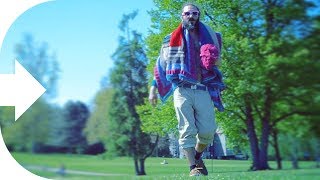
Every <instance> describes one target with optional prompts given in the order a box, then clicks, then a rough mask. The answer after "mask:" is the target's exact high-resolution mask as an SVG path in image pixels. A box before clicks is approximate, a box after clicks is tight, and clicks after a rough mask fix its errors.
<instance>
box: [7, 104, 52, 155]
mask: <svg viewBox="0 0 320 180" xmlns="http://www.w3.org/2000/svg"><path fill="white" fill-rule="evenodd" d="M52 114H53V111H52V108H51V106H50V104H48V103H47V102H45V101H44V100H41V99H40V100H38V102H37V103H36V104H34V105H33V108H30V109H28V110H27V111H26V112H25V113H24V114H23V115H22V116H21V117H20V119H19V120H18V121H16V122H14V121H13V120H12V121H11V122H8V124H7V126H5V127H4V129H3V138H4V141H5V142H6V145H7V146H8V147H10V149H11V150H13V151H29V152H35V150H36V148H37V146H38V145H39V144H44V143H46V142H47V140H48V136H49V129H50V128H49V122H50V120H52ZM10 116H11V117H12V118H13V117H14V112H12V114H11V115H10ZM2 117H3V116H2Z"/></svg>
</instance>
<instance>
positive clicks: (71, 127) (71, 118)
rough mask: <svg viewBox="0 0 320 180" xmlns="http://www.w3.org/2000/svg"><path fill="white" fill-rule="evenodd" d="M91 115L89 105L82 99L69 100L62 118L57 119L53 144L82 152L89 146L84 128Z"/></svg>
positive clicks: (74, 151)
mask: <svg viewBox="0 0 320 180" xmlns="http://www.w3.org/2000/svg"><path fill="white" fill-rule="evenodd" d="M89 116H90V112H89V109H88V107H87V106H86V105H85V104H84V103H82V102H80V101H76V102H73V101H68V102H67V103H66V104H65V105H64V108H63V110H62V118H59V119H57V121H58V122H56V123H55V124H56V125H57V126H58V127H57V128H55V131H54V132H53V134H52V136H51V137H55V140H54V141H52V142H51V144H52V145H55V146H60V147H66V148H68V151H69V152H70V153H81V152H82V151H83V150H84V148H85V147H86V146H87V140H86V137H85V135H84V132H83V129H84V127H85V124H86V122H87V120H88V118H89Z"/></svg>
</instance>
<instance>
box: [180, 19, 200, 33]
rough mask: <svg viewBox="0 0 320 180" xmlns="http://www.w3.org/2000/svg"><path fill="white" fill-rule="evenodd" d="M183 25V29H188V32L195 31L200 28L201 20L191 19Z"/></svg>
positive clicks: (183, 22)
mask: <svg viewBox="0 0 320 180" xmlns="http://www.w3.org/2000/svg"><path fill="white" fill-rule="evenodd" d="M182 24H183V27H184V28H186V29H187V30H194V29H196V28H197V27H198V24H199V19H197V20H194V19H193V18H190V19H188V20H183V21H182Z"/></svg>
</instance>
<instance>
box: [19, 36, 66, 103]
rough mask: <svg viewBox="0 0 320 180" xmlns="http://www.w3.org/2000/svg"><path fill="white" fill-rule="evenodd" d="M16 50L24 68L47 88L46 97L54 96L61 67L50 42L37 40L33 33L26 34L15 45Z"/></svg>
mask: <svg viewBox="0 0 320 180" xmlns="http://www.w3.org/2000/svg"><path fill="white" fill-rule="evenodd" d="M14 51H15V54H16V58H17V59H18V61H19V62H20V63H21V64H22V65H23V66H24V68H26V69H27V70H28V71H29V72H30V73H31V74H32V76H33V77H34V78H35V79H36V80H37V81H39V83H40V84H41V85H42V86H43V87H44V88H46V92H45V97H46V98H54V97H55V96H56V92H57V90H56V86H57V80H58V77H59V72H60V69H59V64H58V62H57V60H56V59H57V58H56V54H55V53H54V52H52V51H51V50H50V49H49V46H48V44H47V43H46V42H41V43H40V42H37V41H35V40H34V37H33V36H32V35H31V34H25V35H24V38H23V40H22V41H21V42H19V43H17V44H16V45H15V49H14Z"/></svg>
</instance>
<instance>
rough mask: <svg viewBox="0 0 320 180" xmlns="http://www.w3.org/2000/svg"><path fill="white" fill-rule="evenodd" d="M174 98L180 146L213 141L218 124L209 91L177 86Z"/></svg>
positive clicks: (187, 146) (192, 145)
mask: <svg viewBox="0 0 320 180" xmlns="http://www.w3.org/2000/svg"><path fill="white" fill-rule="evenodd" d="M173 99H174V107H175V111H176V114H177V118H178V128H179V134H180V137H179V144H180V146H181V147H182V148H184V149H185V148H190V147H195V145H196V143H200V144H210V143H212V141H213V137H214V133H215V131H216V128H217V126H216V123H215V115H214V105H213V102H212V100H211V98H210V95H209V92H208V91H203V90H193V89H190V88H184V87H177V88H176V89H175V91H174V93H173Z"/></svg>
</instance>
